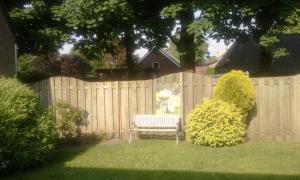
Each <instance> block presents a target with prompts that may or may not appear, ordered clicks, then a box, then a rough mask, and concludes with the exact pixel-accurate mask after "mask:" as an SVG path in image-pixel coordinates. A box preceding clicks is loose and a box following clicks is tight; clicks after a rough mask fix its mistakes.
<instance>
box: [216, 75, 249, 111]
mask: <svg viewBox="0 0 300 180" xmlns="http://www.w3.org/2000/svg"><path fill="white" fill-rule="evenodd" d="M213 98H215V99H220V100H223V101H225V102H228V103H233V104H235V105H236V107H238V108H240V109H241V110H242V112H243V114H244V115H247V114H248V112H249V111H250V110H251V109H252V107H253V106H254V104H255V94H254V86H253V83H252V81H251V79H250V78H249V77H248V76H247V75H246V74H245V73H244V72H243V71H236V70H233V71H231V72H229V73H226V74H224V75H223V76H222V77H221V78H220V79H219V80H218V82H217V84H216V86H215V88H214V91H213Z"/></svg>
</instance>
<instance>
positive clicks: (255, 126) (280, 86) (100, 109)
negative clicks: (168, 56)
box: [31, 73, 300, 141]
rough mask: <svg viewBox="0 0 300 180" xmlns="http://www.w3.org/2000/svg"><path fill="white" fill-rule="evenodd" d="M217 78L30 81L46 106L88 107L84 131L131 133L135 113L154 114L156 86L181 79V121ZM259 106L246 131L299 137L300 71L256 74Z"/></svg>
mask: <svg viewBox="0 0 300 180" xmlns="http://www.w3.org/2000/svg"><path fill="white" fill-rule="evenodd" d="M217 79H218V77H215V76H202V75H199V74H193V73H177V74H170V75H167V76H163V77H160V78H156V79H152V80H145V81H112V82H85V81H82V80H79V79H75V78H69V77H51V78H49V79H47V80H43V81H40V82H37V83H35V84H32V85H31V87H32V88H33V89H34V90H35V91H36V92H37V93H38V95H39V98H40V101H41V103H42V104H43V105H44V106H48V107H50V106H54V105H55V104H56V103H57V102H59V101H61V100H63V101H66V102H68V103H70V104H71V105H73V106H77V107H80V108H82V109H83V110H85V111H86V112H87V120H86V124H85V125H84V126H83V127H82V130H83V131H84V132H89V133H100V132H101V133H107V134H110V135H111V137H114V138H128V130H129V127H130V126H131V122H132V120H133V116H134V115H135V114H155V113H156V91H157V88H158V87H161V86H163V85H166V84H172V83H179V84H180V93H181V103H180V104H181V116H182V120H183V122H182V123H183V124H184V122H185V118H186V116H187V115H188V113H189V112H190V111H192V109H193V108H194V107H195V106H196V105H198V104H201V102H202V100H203V98H210V97H211V96H212V90H213V88H214V86H215V84H216V82H217ZM252 81H253V83H254V87H255V94H256V105H255V107H254V109H253V110H252V111H251V113H250V123H249V126H248V130H247V134H248V137H249V139H252V140H272V141H300V110H299V109H300V75H297V76H285V77H267V78H253V79H252Z"/></svg>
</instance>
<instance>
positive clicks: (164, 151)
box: [0, 139, 300, 180]
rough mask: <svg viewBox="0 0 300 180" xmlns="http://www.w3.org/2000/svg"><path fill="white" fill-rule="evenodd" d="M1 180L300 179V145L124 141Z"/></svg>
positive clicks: (70, 152)
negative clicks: (208, 144)
mask: <svg viewBox="0 0 300 180" xmlns="http://www.w3.org/2000/svg"><path fill="white" fill-rule="evenodd" d="M0 179H33V180H34V179H36V180H37V179H38V180H40V179H41V180H43V179H46V180H47V179H57V180H60V179H63V180H67V179H83V180H89V179H157V180H162V179H172V180H174V179H187V180H189V179H222V180H223V179H300V144H287V143H267V142H250V143H245V144H241V145H238V146H235V147H227V148H210V147H204V146H197V145H192V144H189V143H185V142H184V143H181V144H179V145H176V144H175V140H157V139H155V140H138V141H134V142H133V143H132V144H128V143H127V142H125V141H122V142H119V143H116V144H98V145H92V146H91V145H90V146H84V147H73V148H68V149H63V150H59V151H58V152H56V153H55V157H54V158H53V161H52V162H49V163H48V164H45V165H44V166H42V167H39V168H37V169H34V170H31V171H27V172H23V173H17V174H15V175H12V176H6V177H0Z"/></svg>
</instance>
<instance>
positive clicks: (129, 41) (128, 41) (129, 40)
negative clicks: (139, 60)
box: [124, 31, 134, 76]
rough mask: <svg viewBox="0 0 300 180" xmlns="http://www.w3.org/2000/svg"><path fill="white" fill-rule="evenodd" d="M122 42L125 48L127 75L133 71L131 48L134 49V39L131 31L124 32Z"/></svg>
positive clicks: (130, 74)
mask: <svg viewBox="0 0 300 180" xmlns="http://www.w3.org/2000/svg"><path fill="white" fill-rule="evenodd" d="M124 44H125V49H126V64H127V72H128V75H129V76H132V75H133V73H134V63H133V55H132V54H133V50H134V41H133V37H132V33H131V32H130V31H128V32H125V37H124Z"/></svg>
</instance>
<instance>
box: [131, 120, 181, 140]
mask: <svg viewBox="0 0 300 180" xmlns="http://www.w3.org/2000/svg"><path fill="white" fill-rule="evenodd" d="M132 124H133V127H132V128H130V130H129V143H130V142H131V138H132V133H133V132H134V131H148V132H149V131H150V132H151V131H166V132H169V131H174V132H176V143H177V144H178V141H179V125H180V117H179V116H176V115H168V116H164V115H136V116H134V120H133V122H132Z"/></svg>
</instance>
